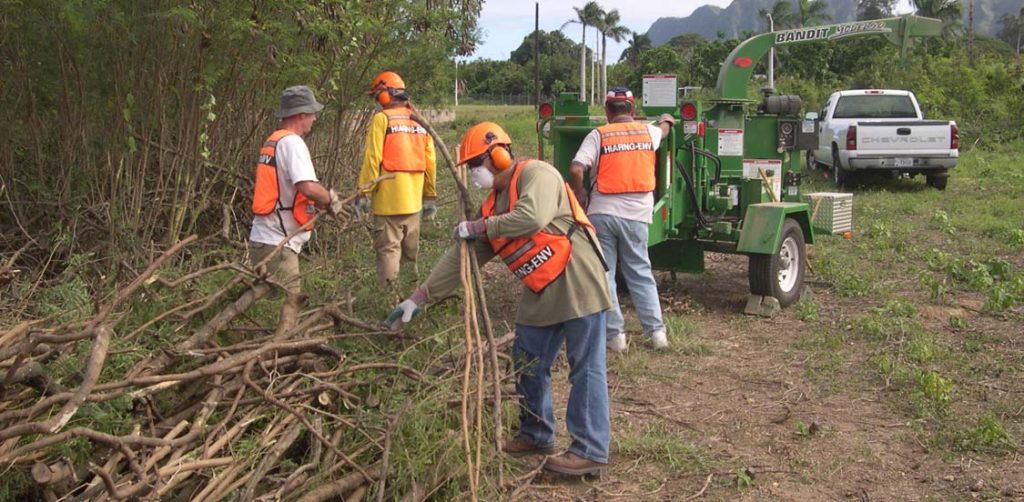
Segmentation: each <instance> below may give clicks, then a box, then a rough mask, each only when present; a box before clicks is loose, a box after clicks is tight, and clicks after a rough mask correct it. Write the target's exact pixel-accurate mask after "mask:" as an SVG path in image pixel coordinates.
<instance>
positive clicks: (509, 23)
mask: <svg viewBox="0 0 1024 502" xmlns="http://www.w3.org/2000/svg"><path fill="white" fill-rule="evenodd" d="M850 1H855V0H850ZM539 3H540V29H542V30H545V31H551V30H557V29H558V28H559V27H560V26H561V25H562V23H564V22H566V21H568V20H569V19H574V18H575V12H574V11H573V7H582V6H583V4H585V3H586V0H540V2H539ZM598 3H599V4H600V5H601V7H602V8H604V9H605V10H611V9H618V10H619V15H620V16H621V17H622V24H623V25H624V26H626V27H628V28H629V29H631V30H633V31H636V32H640V33H644V32H646V31H647V29H648V28H650V26H651V23H653V22H654V21H655V20H656V19H658V18H659V17H685V16H688V15H690V13H692V12H693V11H694V10H696V9H697V8H698V7H700V6H701V5H706V4H710V5H717V6H720V7H725V6H727V5H729V4H730V3H732V0H661V1H654V0H598ZM666 4H670V5H673V7H666ZM533 11H534V2H533V1H521V0H487V1H486V2H485V3H484V8H483V11H482V12H481V15H480V27H481V28H482V29H483V31H484V37H483V43H482V44H481V45H480V46H479V47H478V48H477V51H476V53H475V54H474V55H473V56H471V57H470V59H477V58H486V59H508V57H509V54H510V53H511V52H512V51H513V50H515V49H516V47H519V44H521V43H522V41H523V37H525V36H527V35H529V34H530V33H532V32H533ZM897 11H898V12H909V11H910V6H909V0H900V1H899V2H898V3H897ZM580 31H581V30H580V25H579V24H570V25H568V26H566V27H565V30H563V31H562V33H564V34H565V35H566V36H567V37H569V38H571V39H572V40H576V41H578V40H579V39H580ZM593 33H594V32H593V29H591V30H590V31H589V32H588V33H587V44H588V45H590V46H591V47H593V45H592V40H593ZM625 48H626V44H625V43H624V42H623V43H619V44H616V43H614V42H612V41H611V40H609V41H608V62H609V63H611V62H614V61H615V60H617V59H618V57H619V55H620V54H622V50H623V49H625Z"/></svg>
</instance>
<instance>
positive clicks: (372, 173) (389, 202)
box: [359, 112, 437, 216]
mask: <svg viewBox="0 0 1024 502" xmlns="http://www.w3.org/2000/svg"><path fill="white" fill-rule="evenodd" d="M387 128H388V116H387V115H385V114H384V113H383V112H377V114H375V115H374V116H373V122H372V123H370V129H369V130H368V131H367V132H366V153H365V154H364V155H363V167H362V169H360V171H359V184H360V185H363V184H366V183H369V182H371V181H373V180H374V179H375V178H377V177H378V176H380V175H381V174H383V173H382V172H381V171H382V168H381V160H382V159H383V158H384V136H386V135H387ZM425 157H426V159H427V169H426V171H424V172H422V173H406V172H395V173H392V174H394V175H395V177H394V178H393V179H390V180H384V181H381V182H380V183H378V184H377V186H376V187H375V188H374V189H373V190H371V191H369V192H366V195H367V196H369V197H371V199H370V202H371V203H372V204H373V214H378V215H381V216H393V215H399V214H412V213H415V212H418V211H420V210H421V209H423V199H424V198H434V197H437V185H436V182H437V159H436V156H435V153H434V140H433V138H430V137H428V138H427V151H426V152H425Z"/></svg>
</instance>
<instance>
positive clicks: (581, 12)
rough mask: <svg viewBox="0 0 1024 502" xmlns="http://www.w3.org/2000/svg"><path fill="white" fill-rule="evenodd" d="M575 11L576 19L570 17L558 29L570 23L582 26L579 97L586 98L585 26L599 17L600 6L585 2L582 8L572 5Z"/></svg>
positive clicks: (596, 20) (593, 22)
mask: <svg viewBox="0 0 1024 502" xmlns="http://www.w3.org/2000/svg"><path fill="white" fill-rule="evenodd" d="M572 10H574V11H576V19H570V20H568V21H566V22H564V23H562V27H561V28H559V30H561V29H564V28H565V27H566V26H568V25H570V24H572V23H579V24H580V25H582V26H583V37H582V40H580V99H582V100H583V101H588V100H587V26H593V25H594V24H596V23H597V22H598V21H599V20H600V19H601V12H602V11H601V6H600V5H597V2H594V1H590V2H587V3H586V5H584V6H583V7H582V8H580V7H573V8H572Z"/></svg>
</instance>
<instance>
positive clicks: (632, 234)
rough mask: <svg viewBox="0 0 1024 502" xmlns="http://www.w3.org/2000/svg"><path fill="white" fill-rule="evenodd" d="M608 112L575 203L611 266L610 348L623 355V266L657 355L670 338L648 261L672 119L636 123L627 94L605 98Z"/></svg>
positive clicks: (577, 169)
mask: <svg viewBox="0 0 1024 502" xmlns="http://www.w3.org/2000/svg"><path fill="white" fill-rule="evenodd" d="M604 109H605V115H606V116H607V117H608V123H607V124H605V125H603V126H600V127H598V128H596V129H594V130H593V131H591V132H590V134H588V135H587V136H586V137H585V138H584V139H583V143H582V144H581V145H580V148H579V150H578V151H577V152H576V157H575V158H574V159H573V161H572V164H571V165H570V167H569V178H570V183H571V185H572V187H573V190H574V191H575V192H576V196H577V198H578V199H580V200H582V201H583V204H584V205H586V207H587V216H589V217H590V219H591V221H593V223H594V227H595V228H596V229H597V236H598V239H599V240H600V241H601V248H602V250H603V251H604V255H605V258H607V260H608V265H609V269H610V270H609V271H608V287H609V289H610V291H609V292H610V294H611V298H612V309H611V310H610V311H609V312H608V344H607V345H608V349H609V350H612V351H616V352H622V351H624V350H626V332H625V320H624V319H623V317H622V308H621V307H620V306H619V298H618V292H617V291H616V284H615V272H616V267H620V270H621V271H622V276H623V278H625V280H626V285H627V286H628V287H629V295H630V297H631V298H632V299H633V306H634V307H635V308H636V310H637V317H639V318H640V324H641V325H642V326H643V330H644V335H645V336H646V337H647V339H648V340H649V341H650V343H651V345H652V346H653V347H654V348H656V349H663V348H665V347H668V338H667V336H666V332H665V324H664V323H663V322H662V319H661V301H660V300H659V298H658V285H657V283H655V281H654V274H653V273H652V272H651V260H650V258H649V257H648V256H647V227H648V225H650V224H651V213H652V211H653V209H654V195H653V192H654V189H655V173H654V168H655V165H654V164H655V151H656V150H657V149H658V145H659V144H660V143H661V140H662V139H663V138H665V137H667V136H668V133H669V130H670V129H671V128H672V126H673V125H675V118H673V117H672V115H669V114H667V113H666V114H663V115H662V116H661V117H660V118H659V119H658V125H657V126H654V125H651V124H645V123H642V122H637V121H635V120H633V112H634V110H635V103H634V101H633V93H632V92H630V91H629V89H626V88H625V87H615V88H612V89H611V90H609V91H608V95H607V96H606V97H605V103H604ZM584 174H587V175H589V176H588V178H589V180H590V184H589V186H588V187H584V185H583V180H584Z"/></svg>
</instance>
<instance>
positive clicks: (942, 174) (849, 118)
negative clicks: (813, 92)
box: [805, 89, 960, 190]
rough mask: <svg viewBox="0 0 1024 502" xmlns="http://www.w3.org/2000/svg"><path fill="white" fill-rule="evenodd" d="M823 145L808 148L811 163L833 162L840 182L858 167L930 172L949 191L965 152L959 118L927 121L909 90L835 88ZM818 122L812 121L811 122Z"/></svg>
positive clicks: (823, 121)
mask: <svg viewBox="0 0 1024 502" xmlns="http://www.w3.org/2000/svg"><path fill="white" fill-rule="evenodd" d="M805 118H806V119H807V120H818V121H820V124H819V128H818V131H819V132H818V147H817V149H814V150H808V151H807V165H808V167H810V168H815V167H830V168H831V169H832V179H833V181H835V183H836V185H838V186H843V185H845V184H846V183H847V182H848V181H850V175H851V173H854V172H858V171H860V172H867V171H873V172H881V173H888V174H891V175H893V176H894V177H895V176H902V175H909V176H917V175H918V174H923V175H925V179H926V183H927V184H928V185H929V186H932V187H935V188H937V189H939V190H945V188H946V182H947V181H948V180H949V169H951V168H953V167H954V166H956V162H957V158H958V157H959V155H960V151H959V150H960V135H959V132H958V131H957V127H956V122H947V121H943V120H924V115H923V114H922V113H921V107H920V106H918V104H917V98H915V97H914V93H912V92H910V91H897V90H885V89H861V90H852V91H840V92H835V93H832V95H831V96H829V98H828V101H826V102H825V107H824V108H823V109H822V110H821V113H820V114H817V113H814V112H811V113H808V114H807V116H806V117H805ZM812 125H813V124H812Z"/></svg>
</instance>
